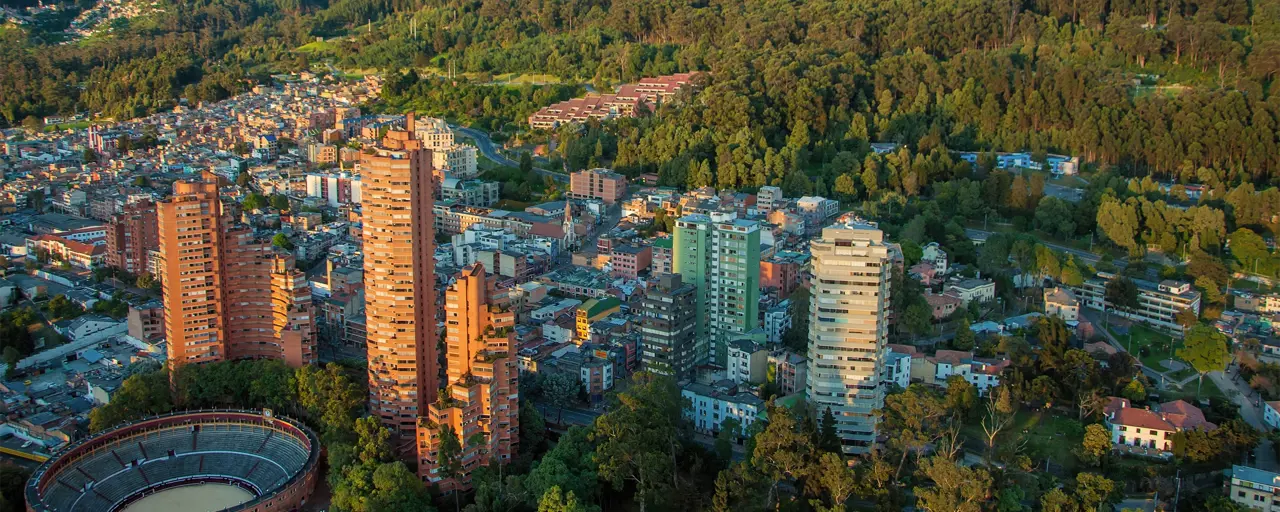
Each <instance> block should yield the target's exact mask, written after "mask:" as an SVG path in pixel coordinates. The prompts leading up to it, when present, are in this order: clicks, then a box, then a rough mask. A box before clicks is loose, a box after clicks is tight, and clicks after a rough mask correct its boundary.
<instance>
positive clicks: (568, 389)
mask: <svg viewBox="0 0 1280 512" xmlns="http://www.w3.org/2000/svg"><path fill="white" fill-rule="evenodd" d="M581 388H582V383H581V382H579V381H578V379H575V378H574V376H573V375H570V374H567V373H563V372H556V373H552V374H550V375H548V376H547V378H546V380H545V381H543V383H542V393H543V396H544V397H546V399H547V401H548V402H550V403H551V405H553V406H555V408H556V424H561V423H562V422H563V420H564V408H565V406H567V405H569V402H570V401H571V400H573V399H574V398H575V397H577V396H578V390H579V389H581Z"/></svg>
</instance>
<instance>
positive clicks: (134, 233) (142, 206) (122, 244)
mask: <svg viewBox="0 0 1280 512" xmlns="http://www.w3.org/2000/svg"><path fill="white" fill-rule="evenodd" d="M159 248H160V231H159V230H158V229H157V228H156V205H155V203H153V202H151V201H150V200H146V199H144V200H142V201H137V202H135V203H130V204H128V205H126V206H125V207H124V212H123V213H119V214H116V215H115V216H113V217H111V224H110V225H109V226H107V265H108V266H111V267H114V268H117V269H120V270H123V271H125V272H128V273H130V274H134V275H138V274H141V273H143V272H146V271H147V253H148V252H150V251H154V250H157V249H159Z"/></svg>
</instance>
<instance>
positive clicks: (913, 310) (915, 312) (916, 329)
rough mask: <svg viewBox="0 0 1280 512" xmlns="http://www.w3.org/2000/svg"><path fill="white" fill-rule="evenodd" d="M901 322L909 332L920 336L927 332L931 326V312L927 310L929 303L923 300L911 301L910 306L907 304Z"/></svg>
mask: <svg viewBox="0 0 1280 512" xmlns="http://www.w3.org/2000/svg"><path fill="white" fill-rule="evenodd" d="M902 322H903V324H905V325H906V327H907V330H908V331H910V332H911V334H914V335H916V336H921V335H924V334H927V333H928V332H929V329H930V328H931V327H932V325H933V312H932V311H930V310H929V304H928V303H926V302H924V301H923V300H919V301H913V302H912V304H911V305H910V306H907V310H906V313H905V314H904V315H903V318H902Z"/></svg>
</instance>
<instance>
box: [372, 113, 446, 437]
mask: <svg viewBox="0 0 1280 512" xmlns="http://www.w3.org/2000/svg"><path fill="white" fill-rule="evenodd" d="M405 125H406V126H405V129H404V130H390V131H388V132H387V134H386V137H385V138H384V139H383V140H382V142H381V143H380V144H379V145H378V146H377V147H376V148H374V151H373V152H372V153H362V154H361V158H360V167H361V181H362V194H363V198H364V199H367V201H365V202H364V203H363V211H362V215H361V222H362V223H363V224H364V228H363V237H364V249H363V250H364V276H365V331H366V339H367V343H366V347H367V357H368V364H369V411H370V413H372V414H373V415H375V416H377V417H378V418H379V419H380V420H381V421H382V424H383V426H385V427H387V428H390V429H391V431H392V432H393V433H394V434H395V435H396V441H398V442H399V443H400V445H399V447H400V450H401V453H402V454H403V455H407V454H408V453H409V452H411V451H412V448H413V446H414V445H413V443H412V441H413V440H415V439H416V438H417V435H418V433H417V427H418V417H419V416H422V415H423V414H424V413H425V412H426V410H427V404H431V403H434V402H435V401H436V394H437V391H438V389H439V387H440V386H439V370H438V367H439V363H438V362H437V354H436V352H437V351H436V342H437V330H436V293H435V282H436V278H435V261H434V260H433V258H432V254H434V253H435V232H434V231H435V230H434V228H433V226H432V224H433V222H432V186H431V154H430V153H431V152H430V151H429V150H426V149H424V148H423V146H422V142H421V141H419V140H417V139H415V138H414V135H413V134H414V120H413V114H409V115H408V116H407V119H406V120H405Z"/></svg>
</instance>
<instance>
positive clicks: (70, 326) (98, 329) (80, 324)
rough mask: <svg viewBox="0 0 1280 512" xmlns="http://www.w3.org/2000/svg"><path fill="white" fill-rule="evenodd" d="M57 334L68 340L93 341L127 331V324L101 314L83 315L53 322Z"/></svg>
mask: <svg viewBox="0 0 1280 512" xmlns="http://www.w3.org/2000/svg"><path fill="white" fill-rule="evenodd" d="M53 327H54V329H55V330H57V331H58V333H59V334H61V335H63V336H66V337H67V339H68V341H69V342H84V343H95V342H98V341H102V340H105V339H107V338H110V337H112V336H115V335H118V334H125V333H127V332H129V324H128V323H126V322H122V321H119V320H116V319H114V318H111V317H107V316H103V315H94V314H89V315H83V316H80V317H77V318H74V319H72V320H64V321H62V322H58V323H56V324H54V326H53Z"/></svg>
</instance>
